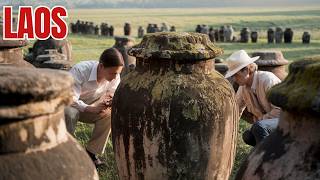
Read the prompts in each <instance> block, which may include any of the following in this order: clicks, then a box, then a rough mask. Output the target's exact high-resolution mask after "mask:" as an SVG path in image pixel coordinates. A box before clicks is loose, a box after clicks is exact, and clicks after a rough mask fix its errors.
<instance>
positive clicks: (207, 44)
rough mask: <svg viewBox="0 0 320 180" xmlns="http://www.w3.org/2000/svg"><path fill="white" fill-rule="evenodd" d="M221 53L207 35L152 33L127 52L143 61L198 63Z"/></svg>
mask: <svg viewBox="0 0 320 180" xmlns="http://www.w3.org/2000/svg"><path fill="white" fill-rule="evenodd" d="M222 53H223V50H222V49H220V48H218V47H216V46H215V45H214V44H213V43H212V42H211V41H210V40H209V37H208V36H207V35H204V34H200V33H176V32H165V33H152V34H148V35H146V36H144V38H143V40H142V41H141V43H140V44H139V45H137V46H134V47H133V48H132V49H131V50H129V54H130V55H132V56H135V57H137V58H143V59H170V60H180V61H182V60H183V61H198V60H206V59H212V58H215V57H217V56H219V55H221V54H222Z"/></svg>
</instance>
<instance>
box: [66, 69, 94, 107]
mask: <svg viewBox="0 0 320 180" xmlns="http://www.w3.org/2000/svg"><path fill="white" fill-rule="evenodd" d="M69 72H70V73H71V75H72V77H73V79H74V84H73V87H72V89H73V103H72V105H71V106H73V107H75V108H76V109H78V110H79V111H80V112H84V111H85V109H86V108H87V107H88V106H89V105H88V104H86V103H84V102H83V101H82V100H80V94H81V87H82V84H83V83H84V81H85V80H84V76H83V74H82V73H81V70H80V69H79V68H78V67H77V66H74V67H73V68H72V69H71V70H70V71H69Z"/></svg>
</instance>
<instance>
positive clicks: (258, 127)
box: [251, 121, 265, 134]
mask: <svg viewBox="0 0 320 180" xmlns="http://www.w3.org/2000/svg"><path fill="white" fill-rule="evenodd" d="M263 131H265V124H264V123H263V122H261V121H258V122H256V123H254V124H253V125H252V127H251V132H252V133H253V134H260V132H263Z"/></svg>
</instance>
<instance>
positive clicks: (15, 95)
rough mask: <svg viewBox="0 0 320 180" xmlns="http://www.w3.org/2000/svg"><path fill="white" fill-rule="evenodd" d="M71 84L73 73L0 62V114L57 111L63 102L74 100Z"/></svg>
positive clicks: (15, 115)
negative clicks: (3, 64) (18, 66)
mask: <svg viewBox="0 0 320 180" xmlns="http://www.w3.org/2000/svg"><path fill="white" fill-rule="evenodd" d="M52 77H56V78H52ZM71 86H72V77H71V76H69V75H68V74H67V73H64V72H60V71H54V70H38V69H37V70H35V69H29V68H19V70H17V69H16V68H15V67H9V66H0V118H1V119H2V118H7V119H21V118H27V117H33V116H39V115H43V114H48V113H52V112H55V110H56V107H58V106H60V104H63V103H69V102H70V101H71V98H72V94H71V91H70V89H71Z"/></svg>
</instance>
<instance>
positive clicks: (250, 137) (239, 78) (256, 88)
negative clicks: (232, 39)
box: [225, 50, 281, 146]
mask: <svg viewBox="0 0 320 180" xmlns="http://www.w3.org/2000/svg"><path fill="white" fill-rule="evenodd" d="M258 59H259V56H257V57H253V58H250V57H249V56H248V54H247V53H246V52H245V51H244V50H240V51H237V52H235V53H233V54H232V55H231V56H230V57H229V58H228V59H227V61H226V62H227V64H228V67H229V70H228V71H227V73H226V75H225V77H226V78H229V77H232V79H233V80H234V81H235V82H236V83H237V84H238V85H239V89H238V91H237V94H236V98H237V103H238V105H239V112H240V115H241V114H242V112H243V111H244V109H245V108H247V110H248V111H249V112H250V113H252V114H253V116H254V123H253V125H252V127H251V129H250V130H247V131H245V132H244V133H243V136H242V138H243V140H244V142H245V143H247V144H249V145H252V146H255V145H256V144H257V143H259V142H260V141H261V140H263V139H264V138H266V137H267V136H268V135H269V134H270V133H271V132H273V131H274V130H275V129H276V127H277V125H278V118H279V116H280V108H279V107H276V106H274V105H272V104H271V103H270V102H269V101H268V99H267V96H266V93H267V91H268V90H269V89H270V88H271V87H272V86H274V85H275V84H278V83H280V82H281V81H280V79H279V78H278V77H277V76H275V75H274V74H273V73H271V72H267V71H258V70H257V65H256V64H255V63H254V61H256V60H258Z"/></svg>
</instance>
